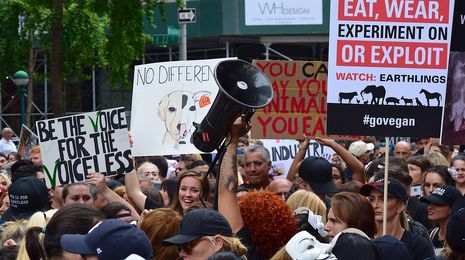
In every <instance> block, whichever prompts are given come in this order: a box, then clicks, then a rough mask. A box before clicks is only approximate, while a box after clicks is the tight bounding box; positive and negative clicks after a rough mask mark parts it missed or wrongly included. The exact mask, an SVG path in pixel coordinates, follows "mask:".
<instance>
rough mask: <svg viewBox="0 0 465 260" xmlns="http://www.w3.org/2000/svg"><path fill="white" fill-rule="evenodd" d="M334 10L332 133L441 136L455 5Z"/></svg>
mask: <svg viewBox="0 0 465 260" xmlns="http://www.w3.org/2000/svg"><path fill="white" fill-rule="evenodd" d="M331 4H332V5H331V15H330V17H331V18H330V19H331V20H330V42H329V62H328V64H329V69H328V72H329V73H328V121H327V122H328V125H327V129H328V133H329V134H353V135H376V136H412V137H421V136H428V137H439V136H440V131H441V118H442V110H443V107H444V101H445V87H446V83H447V68H448V58H449V45H450V44H449V43H450V39H451V31H452V30H451V24H452V17H453V10H454V3H453V1H449V0H418V1H405V0H390V1H381V0H373V1H366V0H335V1H331Z"/></svg>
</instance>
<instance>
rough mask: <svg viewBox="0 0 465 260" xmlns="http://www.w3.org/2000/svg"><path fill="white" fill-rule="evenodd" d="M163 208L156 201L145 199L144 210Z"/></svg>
mask: <svg viewBox="0 0 465 260" xmlns="http://www.w3.org/2000/svg"><path fill="white" fill-rule="evenodd" d="M163 206H164V205H163V204H162V203H161V202H160V201H158V200H154V199H152V198H149V197H147V198H146V199H145V204H144V209H159V208H163Z"/></svg>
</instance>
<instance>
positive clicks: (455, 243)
mask: <svg viewBox="0 0 465 260" xmlns="http://www.w3.org/2000/svg"><path fill="white" fill-rule="evenodd" d="M463 223H465V209H464V208H462V209H459V210H458V211H457V212H455V213H454V214H452V216H451V217H450V218H449V223H448V224H447V228H446V241H447V244H448V245H449V247H450V248H451V249H452V251H454V252H460V253H464V252H465V225H464V224H463Z"/></svg>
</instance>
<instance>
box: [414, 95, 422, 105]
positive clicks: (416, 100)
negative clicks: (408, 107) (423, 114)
mask: <svg viewBox="0 0 465 260" xmlns="http://www.w3.org/2000/svg"><path fill="white" fill-rule="evenodd" d="M415 102H416V103H417V106H419V107H422V106H423V104H422V103H421V102H420V100H419V99H418V98H417V97H416V98H415Z"/></svg>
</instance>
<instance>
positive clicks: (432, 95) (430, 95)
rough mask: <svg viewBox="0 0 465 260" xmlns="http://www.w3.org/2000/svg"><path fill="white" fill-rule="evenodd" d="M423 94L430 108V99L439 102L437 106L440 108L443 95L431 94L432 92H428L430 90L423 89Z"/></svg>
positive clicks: (421, 91)
mask: <svg viewBox="0 0 465 260" xmlns="http://www.w3.org/2000/svg"><path fill="white" fill-rule="evenodd" d="M421 93H423V94H425V98H426V103H427V104H428V106H429V100H430V99H436V100H437V101H438V104H437V106H439V102H440V101H441V94H439V93H438V92H433V93H431V92H428V90H426V89H423V88H422V89H421V90H420V94H421Z"/></svg>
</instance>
